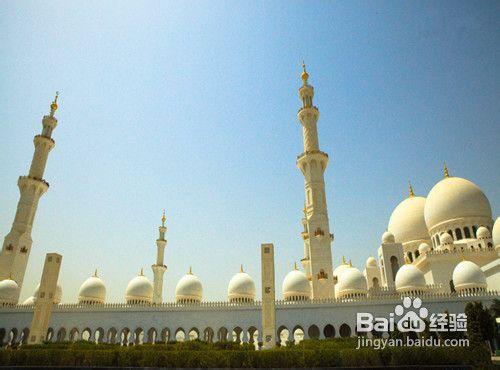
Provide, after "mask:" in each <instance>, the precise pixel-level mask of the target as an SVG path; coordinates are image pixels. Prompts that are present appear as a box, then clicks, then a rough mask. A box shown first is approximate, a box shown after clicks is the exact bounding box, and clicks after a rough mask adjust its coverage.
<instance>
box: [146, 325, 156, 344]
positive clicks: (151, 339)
mask: <svg viewBox="0 0 500 370" xmlns="http://www.w3.org/2000/svg"><path fill="white" fill-rule="evenodd" d="M156 335H157V332H156V329H155V328H149V330H148V343H150V344H155V343H156Z"/></svg>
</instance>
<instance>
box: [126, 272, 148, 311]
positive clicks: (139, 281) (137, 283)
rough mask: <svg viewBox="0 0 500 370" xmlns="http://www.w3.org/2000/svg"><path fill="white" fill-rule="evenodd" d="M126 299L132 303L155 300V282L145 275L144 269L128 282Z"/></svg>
mask: <svg viewBox="0 0 500 370" xmlns="http://www.w3.org/2000/svg"><path fill="white" fill-rule="evenodd" d="M125 300H126V301H127V303H131V304H135V303H151V301H152V300H153V284H151V282H150V281H149V280H148V278H147V277H146V276H144V273H143V271H142V270H141V272H140V274H139V275H138V276H136V277H135V278H133V279H132V280H130V282H129V283H128V285H127V289H126V290H125Z"/></svg>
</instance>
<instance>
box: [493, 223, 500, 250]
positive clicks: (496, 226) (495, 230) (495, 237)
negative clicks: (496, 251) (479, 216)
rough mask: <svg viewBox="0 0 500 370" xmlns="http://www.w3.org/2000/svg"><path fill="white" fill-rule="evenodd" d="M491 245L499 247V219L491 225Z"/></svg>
mask: <svg viewBox="0 0 500 370" xmlns="http://www.w3.org/2000/svg"><path fill="white" fill-rule="evenodd" d="M493 245H494V246H497V245H500V217H497V220H496V221H495V224H494V225H493Z"/></svg>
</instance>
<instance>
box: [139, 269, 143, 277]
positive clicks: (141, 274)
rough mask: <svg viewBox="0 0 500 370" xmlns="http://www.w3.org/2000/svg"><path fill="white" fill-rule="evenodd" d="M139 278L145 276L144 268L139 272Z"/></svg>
mask: <svg viewBox="0 0 500 370" xmlns="http://www.w3.org/2000/svg"><path fill="white" fill-rule="evenodd" d="M139 276H144V267H141V272H139Z"/></svg>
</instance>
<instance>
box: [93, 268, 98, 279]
mask: <svg viewBox="0 0 500 370" xmlns="http://www.w3.org/2000/svg"><path fill="white" fill-rule="evenodd" d="M94 277H98V276H97V269H95V271H94Z"/></svg>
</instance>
